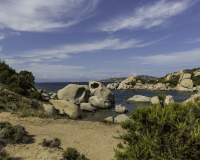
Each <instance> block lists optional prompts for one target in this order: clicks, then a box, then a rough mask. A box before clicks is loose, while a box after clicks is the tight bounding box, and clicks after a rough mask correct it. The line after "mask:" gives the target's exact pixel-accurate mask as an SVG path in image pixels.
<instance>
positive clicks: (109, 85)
mask: <svg viewBox="0 0 200 160" xmlns="http://www.w3.org/2000/svg"><path fill="white" fill-rule="evenodd" d="M118 86H119V82H117V83H109V84H108V85H107V88H108V89H110V90H115V89H117V88H118Z"/></svg>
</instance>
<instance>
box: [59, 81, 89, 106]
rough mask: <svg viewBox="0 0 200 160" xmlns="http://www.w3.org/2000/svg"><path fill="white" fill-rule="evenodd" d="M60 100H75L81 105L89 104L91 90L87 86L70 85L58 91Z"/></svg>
mask: <svg viewBox="0 0 200 160" xmlns="http://www.w3.org/2000/svg"><path fill="white" fill-rule="evenodd" d="M57 95H58V99H59V100H66V101H69V100H75V101H77V102H78V103H79V104H80V103H82V102H88V99H89V96H90V89H89V87H88V86H87V85H77V84H69V85H67V86H66V87H65V88H63V89H60V90H59V91H58V94H57Z"/></svg>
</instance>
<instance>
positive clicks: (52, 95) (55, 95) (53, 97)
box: [50, 93, 58, 100]
mask: <svg viewBox="0 0 200 160" xmlns="http://www.w3.org/2000/svg"><path fill="white" fill-rule="evenodd" d="M50 98H51V99H53V100H56V99H58V96H57V94H56V93H52V94H51V96H50Z"/></svg>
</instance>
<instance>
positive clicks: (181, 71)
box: [176, 70, 184, 76]
mask: <svg viewBox="0 0 200 160" xmlns="http://www.w3.org/2000/svg"><path fill="white" fill-rule="evenodd" d="M183 73H184V71H183V70H179V71H178V72H177V73H176V76H178V75H182V74H183Z"/></svg>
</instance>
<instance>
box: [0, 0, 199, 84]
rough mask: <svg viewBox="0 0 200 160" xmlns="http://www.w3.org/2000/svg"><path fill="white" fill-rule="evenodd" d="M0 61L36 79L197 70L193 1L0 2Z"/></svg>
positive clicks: (196, 8)
mask: <svg viewBox="0 0 200 160" xmlns="http://www.w3.org/2000/svg"><path fill="white" fill-rule="evenodd" d="M0 60H1V61H3V60H5V61H6V63H7V64H9V66H11V67H12V68H13V69H15V70H16V71H17V72H20V71H21V70H28V71H31V72H32V73H33V75H34V76H35V81H36V82H69V81H82V82H87V81H90V80H94V81H96V80H101V79H105V78H113V77H116V78H117V77H131V76H133V75H148V76H155V77H162V76H164V75H166V74H167V73H170V72H177V71H178V70H184V69H192V68H197V67H200V0H134V1H133V0H42V1H41V0H34V1H33V0H0Z"/></svg>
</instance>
